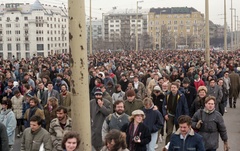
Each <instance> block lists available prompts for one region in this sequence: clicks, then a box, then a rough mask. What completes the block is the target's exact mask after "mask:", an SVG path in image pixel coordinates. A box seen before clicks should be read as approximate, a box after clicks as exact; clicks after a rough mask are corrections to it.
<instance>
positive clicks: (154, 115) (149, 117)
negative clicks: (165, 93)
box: [143, 106, 164, 133]
mask: <svg viewBox="0 0 240 151" xmlns="http://www.w3.org/2000/svg"><path fill="white" fill-rule="evenodd" d="M143 112H144V113H145V116H146V118H145V119H144V120H143V123H144V124H145V125H146V126H147V127H148V129H149V131H150V133H155V132H157V131H158V130H159V129H161V128H162V127H163V124H164V120H163V116H162V114H161V113H160V112H159V111H158V110H153V106H152V108H150V109H146V108H143Z"/></svg>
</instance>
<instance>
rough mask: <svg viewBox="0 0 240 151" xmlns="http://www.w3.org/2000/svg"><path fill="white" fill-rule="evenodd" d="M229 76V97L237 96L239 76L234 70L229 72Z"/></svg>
mask: <svg viewBox="0 0 240 151" xmlns="http://www.w3.org/2000/svg"><path fill="white" fill-rule="evenodd" d="M229 78H230V90H229V98H238V94H239V91H240V77H239V75H238V74H237V73H235V72H234V71H233V72H232V73H230V74H229Z"/></svg>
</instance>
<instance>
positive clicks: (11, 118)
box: [6, 112, 17, 136]
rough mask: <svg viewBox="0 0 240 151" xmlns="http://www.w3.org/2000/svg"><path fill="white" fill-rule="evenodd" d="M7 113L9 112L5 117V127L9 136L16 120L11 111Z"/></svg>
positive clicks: (13, 129) (14, 127)
mask: <svg viewBox="0 0 240 151" xmlns="http://www.w3.org/2000/svg"><path fill="white" fill-rule="evenodd" d="M8 114H10V115H9V117H8V119H7V127H6V128H7V134H8V136H11V135H12V134H13V132H14V131H15V129H16V125H17V121H16V118H15V115H14V113H13V112H10V113H8Z"/></svg>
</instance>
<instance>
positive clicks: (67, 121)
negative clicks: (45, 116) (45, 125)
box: [49, 106, 72, 151]
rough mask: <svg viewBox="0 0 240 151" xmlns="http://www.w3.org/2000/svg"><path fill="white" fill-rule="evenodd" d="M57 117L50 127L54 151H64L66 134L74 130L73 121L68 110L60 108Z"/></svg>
mask: <svg viewBox="0 0 240 151" xmlns="http://www.w3.org/2000/svg"><path fill="white" fill-rule="evenodd" d="M56 114H57V117H56V118H54V119H53V120H52V121H51V123H50V127H49V133H50V135H51V140H52V146H53V150H52V151H62V149H63V148H62V146H61V142H62V139H63V136H64V134H66V133H67V132H69V131H71V130H72V119H71V118H70V117H68V113H67V109H66V108H65V107H62V106H59V107H58V108H57V110H56Z"/></svg>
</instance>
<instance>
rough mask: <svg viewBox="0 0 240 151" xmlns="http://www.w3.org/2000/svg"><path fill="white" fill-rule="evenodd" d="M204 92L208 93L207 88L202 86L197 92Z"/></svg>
mask: <svg viewBox="0 0 240 151" xmlns="http://www.w3.org/2000/svg"><path fill="white" fill-rule="evenodd" d="M202 90H204V91H205V92H206V93H207V87H205V86H200V87H198V90H197V92H198V93H199V92H200V91H202Z"/></svg>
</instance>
